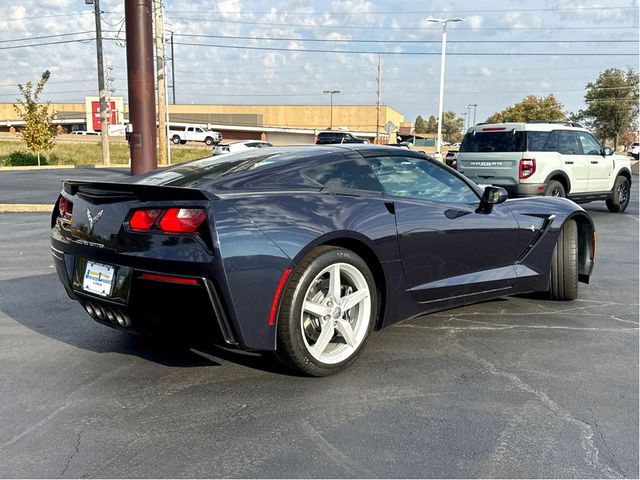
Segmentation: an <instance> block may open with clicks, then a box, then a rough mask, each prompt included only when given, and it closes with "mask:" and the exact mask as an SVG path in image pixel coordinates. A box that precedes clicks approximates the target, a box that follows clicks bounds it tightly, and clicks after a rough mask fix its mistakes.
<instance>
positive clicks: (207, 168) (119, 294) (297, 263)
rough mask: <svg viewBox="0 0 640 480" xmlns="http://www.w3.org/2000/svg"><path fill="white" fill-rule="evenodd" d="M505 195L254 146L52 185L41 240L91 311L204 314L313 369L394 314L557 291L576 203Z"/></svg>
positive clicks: (125, 325) (345, 153)
mask: <svg viewBox="0 0 640 480" xmlns="http://www.w3.org/2000/svg"><path fill="white" fill-rule="evenodd" d="M505 200H506V192H504V190H502V189H500V188H496V187H486V188H485V189H484V190H483V189H481V188H479V187H478V186H477V185H475V184H473V183H471V182H470V181H468V180H467V179H466V178H465V177H463V176H461V175H460V174H458V173H457V172H456V171H454V170H452V169H450V168H448V167H446V166H444V165H442V164H441V163H439V162H437V161H435V160H432V159H429V158H427V157H425V156H424V155H422V154H420V153H417V152H412V151H406V150H399V149H397V148H392V147H380V146H373V145H371V146H369V145H352V146H351V145H339V146H324V147H290V148H268V149H260V150H258V151H256V150H252V151H249V152H246V153H242V154H236V155H228V156H224V157H218V158H212V159H203V160H196V161H193V162H190V163H187V164H183V165H180V166H176V167H174V168H170V169H166V170H163V171H157V172H154V173H152V174H149V175H146V176H144V177H142V178H140V177H139V178H134V179H132V181H131V183H97V182H78V181H68V182H65V183H64V189H63V191H62V193H61V195H60V197H59V199H58V202H57V204H56V208H55V211H54V214H53V218H52V240H51V245H52V251H53V255H54V257H55V263H56V268H57V271H58V275H59V277H60V280H61V281H62V284H63V285H64V287H65V289H66V291H67V293H68V294H69V296H70V297H71V298H74V299H77V300H78V301H79V302H80V303H81V304H82V305H83V307H84V308H85V309H86V310H87V312H88V313H89V314H90V315H91V316H92V317H93V318H94V319H96V320H97V321H99V322H101V323H104V324H107V325H109V326H112V327H115V328H119V329H122V330H126V331H131V332H137V333H141V332H150V331H155V330H162V329H190V328H193V327H195V326H196V324H200V325H206V326H209V327H210V328H211V329H212V330H213V331H215V332H216V333H217V335H218V336H219V337H218V338H219V341H220V342H221V343H223V344H227V345H233V346H237V347H239V348H242V349H246V350H256V351H275V352H276V356H277V357H278V358H279V359H280V360H281V361H283V362H284V363H285V364H287V365H289V366H290V367H293V368H295V369H297V370H299V371H301V372H304V373H306V374H310V375H318V376H320V375H327V374H329V373H332V372H334V371H337V370H339V369H342V368H344V367H346V366H347V365H349V364H350V363H351V362H353V361H354V360H355V358H356V357H357V356H358V354H359V353H360V352H361V351H362V349H363V348H364V347H365V344H366V343H367V340H368V337H369V335H370V333H371V331H372V330H373V329H379V328H383V327H385V326H387V325H390V324H392V323H394V322H397V321H399V320H402V319H405V318H408V317H412V316H415V315H419V314H422V313H425V312H432V311H435V310H442V309H446V308H451V307H455V306H459V305H464V304H468V303H473V302H478V301H481V300H486V299H489V298H495V297H500V296H504V295H511V294H515V293H522V292H532V291H546V292H548V294H549V296H550V298H553V299H558V300H572V299H574V298H575V297H576V296H577V293H578V281H582V282H588V281H589V276H590V274H591V271H592V269H593V262H594V257H595V250H596V239H595V231H594V227H593V223H592V221H591V219H590V217H589V215H587V213H585V211H584V210H582V209H581V208H580V207H579V206H577V205H576V204H575V203H573V202H571V201H569V200H566V199H563V198H549V197H538V198H525V199H518V200H509V201H506V202H505Z"/></svg>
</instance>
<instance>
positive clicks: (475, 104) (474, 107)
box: [469, 103, 478, 126]
mask: <svg viewBox="0 0 640 480" xmlns="http://www.w3.org/2000/svg"><path fill="white" fill-rule="evenodd" d="M469 107H473V125H474V126H475V124H476V109H477V108H478V104H477V103H470V104H469Z"/></svg>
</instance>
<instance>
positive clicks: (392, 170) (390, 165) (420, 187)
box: [368, 156, 480, 204]
mask: <svg viewBox="0 0 640 480" xmlns="http://www.w3.org/2000/svg"><path fill="white" fill-rule="evenodd" d="M368 160H369V163H370V165H371V168H372V169H373V171H374V172H375V174H376V176H377V177H378V180H379V181H380V183H381V184H382V188H383V189H384V191H385V193H387V194H389V195H396V196H399V197H409V198H419V199H422V200H430V201H432V202H441V203H467V204H477V203H478V201H479V200H480V198H479V197H478V195H477V194H476V192H475V191H473V189H472V188H471V187H470V186H469V185H467V184H466V183H465V182H464V181H463V180H461V179H460V178H458V177H457V176H455V175H454V174H452V173H451V172H449V171H447V170H445V169H444V168H442V167H440V166H439V165H436V164H435V163H433V162H430V161H428V160H426V159H421V158H415V157H400V156H397V157H396V156H393V157H374V158H369V159H368Z"/></svg>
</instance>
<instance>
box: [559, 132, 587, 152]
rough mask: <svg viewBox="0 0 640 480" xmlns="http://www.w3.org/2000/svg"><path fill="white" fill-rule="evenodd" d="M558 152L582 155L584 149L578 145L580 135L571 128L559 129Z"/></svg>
mask: <svg viewBox="0 0 640 480" xmlns="http://www.w3.org/2000/svg"><path fill="white" fill-rule="evenodd" d="M557 151H558V153H561V154H562V155H580V154H582V149H581V148H580V146H579V145H578V137H577V135H576V134H575V132H572V131H570V130H560V131H558V150H557Z"/></svg>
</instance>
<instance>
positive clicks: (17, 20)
mask: <svg viewBox="0 0 640 480" xmlns="http://www.w3.org/2000/svg"><path fill="white" fill-rule="evenodd" d="M89 14H93V12H77V13H63V14H59V15H39V16H37V17H13V18H3V19H0V22H19V21H22V20H40V19H43V18H58V17H75V16H77V15H89Z"/></svg>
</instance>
